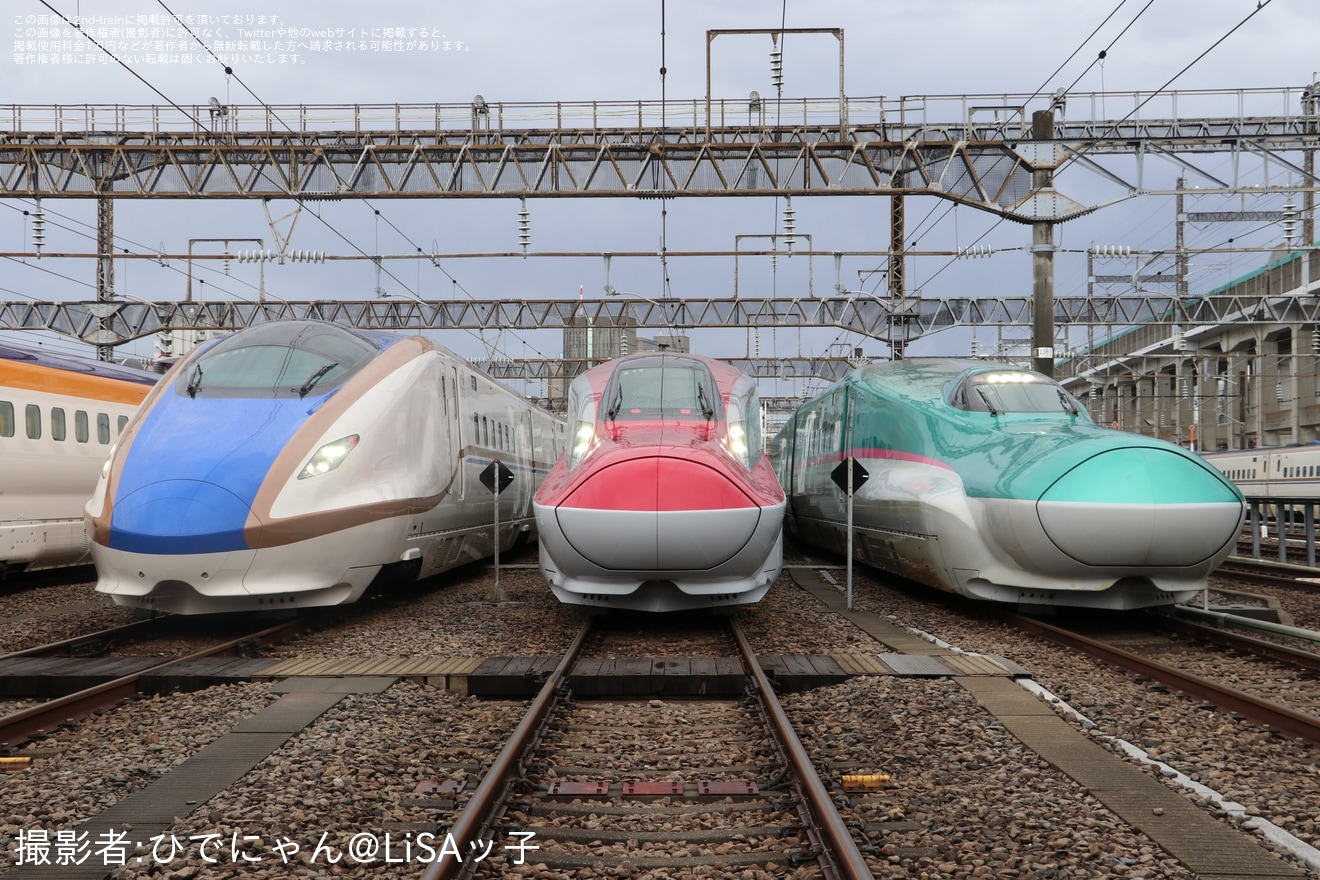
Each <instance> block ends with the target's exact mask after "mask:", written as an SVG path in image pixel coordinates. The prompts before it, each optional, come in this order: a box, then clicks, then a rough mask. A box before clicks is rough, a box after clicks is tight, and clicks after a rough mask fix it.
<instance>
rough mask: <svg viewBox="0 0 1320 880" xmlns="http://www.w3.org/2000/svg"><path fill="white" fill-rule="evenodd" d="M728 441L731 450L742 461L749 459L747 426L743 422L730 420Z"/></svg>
mask: <svg viewBox="0 0 1320 880" xmlns="http://www.w3.org/2000/svg"><path fill="white" fill-rule="evenodd" d="M727 442H728V445H729V451H730V452H732V453H733V456H734V458H736V459H738V460H739V461H741V462H746V461H747V426H746V425H744V424H743V423H742V422H729V433H728V438H727Z"/></svg>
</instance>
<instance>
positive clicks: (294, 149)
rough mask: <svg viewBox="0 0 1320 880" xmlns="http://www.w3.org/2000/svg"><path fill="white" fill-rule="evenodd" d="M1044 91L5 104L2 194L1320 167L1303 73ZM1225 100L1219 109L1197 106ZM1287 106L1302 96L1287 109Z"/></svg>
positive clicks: (913, 181)
mask: <svg viewBox="0 0 1320 880" xmlns="http://www.w3.org/2000/svg"><path fill="white" fill-rule="evenodd" d="M1304 98H1305V100H1304ZM1031 100H1032V99H1031V98H1030V97H1028V96H1022V95H1016V96H1014V95H994V96H977V95H967V96H951V97H909V98H899V99H886V98H846V97H845V98H833V99H796V100H788V99H785V100H783V101H781V102H778V106H779V111H778V118H777V119H770V118H768V115H767V109H766V107H765V105H764V103H763V102H759V101H758V102H755V104H754V105H753V104H749V102H748V101H747V100H739V101H730V100H721V101H716V102H713V103H712V104H711V105H710V110H709V111H708V110H707V104H706V102H704V101H699V100H697V101H670V102H666V103H665V104H663V105H662V104H661V103H660V102H617V103H602V102H590V103H581V104H569V103H557V104H551V105H548V104H511V103H510V104H502V103H496V104H492V105H489V106H487V105H484V104H483V110H484V112H482V113H478V112H477V109H476V108H475V107H474V106H473V105H468V104H463V105H445V104H433V105H348V106H312V107H309V106H288V107H270V106H260V105H258V106H231V107H228V108H227V112H226V114H224V116H222V117H220V118H219V120H220V122H222V124H223V127H219V126H218V125H217V121H216V117H213V116H208V114H207V112H206V111H207V108H204V107H200V106H198V107H193V108H191V109H190V108H187V107H182V108H175V107H160V106H113V105H112V106H99V105H84V106H76V107H71V106H35V107H34V106H19V105H15V106H10V107H8V108H0V198H2V197H19V196H21V197H37V196H40V197H43V198H88V197H96V196H113V197H114V198H183V199H192V198H239V199H245V198H264V199H270V198H291V199H299V200H316V199H342V198H367V197H370V198H455V197H511V198H529V197H552V196H560V197H631V198H647V197H671V196H673V197H677V196H756V195H762V196H764V195H793V194H822V195H932V196H938V197H940V198H944V199H950V200H953V201H956V202H959V203H962V204H967V205H971V206H973V207H976V208H980V209H983V210H986V211H990V212H992V213H995V214H998V215H1000V216H1003V217H1007V218H1009V219H1012V220H1017V221H1019V222H1024V223H1029V222H1035V221H1041V220H1048V221H1052V222H1063V221H1066V220H1069V219H1073V218H1075V217H1079V216H1082V215H1083V214H1085V213H1088V212H1089V211H1092V210H1095V209H1096V208H1097V207H1099V206H1100V204H1099V203H1091V204H1082V203H1079V202H1076V201H1073V200H1072V199H1070V198H1068V197H1067V196H1065V195H1063V194H1061V193H1058V192H1040V191H1039V190H1037V189H1035V188H1033V183H1032V172H1033V171H1035V170H1039V169H1042V168H1049V169H1057V168H1061V167H1062V166H1065V165H1069V164H1071V165H1072V166H1074V167H1077V168H1079V169H1085V170H1087V171H1089V172H1091V173H1093V174H1095V175H1097V176H1099V177H1100V178H1102V179H1104V180H1106V181H1108V182H1109V183H1111V184H1113V185H1114V186H1116V187H1117V188H1118V192H1117V193H1116V194H1115V195H1114V198H1128V197H1131V196H1132V195H1135V194H1138V193H1146V192H1157V191H1160V188H1159V187H1152V186H1150V185H1149V181H1147V179H1146V175H1145V163H1144V162H1143V161H1140V160H1142V159H1144V158H1147V157H1164V158H1166V159H1168V160H1169V161H1170V162H1171V163H1173V164H1176V165H1178V166H1179V167H1180V168H1182V169H1183V170H1184V171H1185V172H1187V173H1188V176H1189V178H1190V180H1189V184H1188V185H1189V186H1192V187H1195V188H1196V189H1197V191H1198V192H1201V193H1205V192H1206V191H1207V189H1210V190H1214V189H1222V190H1224V191H1235V190H1236V189H1237V188H1238V187H1240V186H1241V185H1242V184H1243V181H1242V179H1241V178H1240V175H1241V174H1243V173H1247V174H1250V173H1251V171H1250V169H1245V168H1244V163H1243V162H1242V161H1241V160H1242V159H1244V158H1254V159H1256V160H1261V161H1268V162H1271V163H1273V164H1275V165H1276V166H1278V167H1281V168H1289V169H1291V170H1293V171H1295V172H1296V173H1298V174H1305V175H1306V181H1305V184H1304V185H1310V186H1313V185H1314V178H1313V177H1310V175H1309V174H1306V172H1304V171H1303V170H1302V169H1301V168H1300V167H1299V166H1298V165H1297V163H1296V162H1294V161H1291V160H1290V159H1289V158H1287V154H1289V153H1296V152H1297V151H1301V150H1305V149H1308V148H1309V147H1312V146H1314V143H1315V123H1316V119H1315V116H1314V115H1313V114H1312V113H1309V112H1303V108H1304V107H1307V108H1309V105H1310V103H1313V101H1311V99H1310V93H1309V92H1305V95H1304V90H1302V89H1273V90H1239V91H1235V92H1182V93H1178V92H1170V93H1166V94H1162V95H1160V96H1159V97H1158V100H1154V101H1152V96H1151V95H1149V94H1142V93H1095V94H1090V95H1074V96H1069V98H1068V101H1067V104H1068V106H1072V107H1073V108H1075V109H1076V108H1080V107H1085V106H1087V105H1088V104H1089V105H1090V107H1091V108H1092V109H1093V110H1098V109H1099V108H1100V107H1107V108H1113V107H1116V106H1117V107H1121V106H1125V105H1126V104H1131V105H1132V106H1133V110H1132V111H1131V112H1129V113H1128V114H1127V115H1126V116H1122V117H1119V118H1109V119H1105V118H1099V117H1097V116H1095V115H1090V116H1089V118H1086V119H1080V120H1074V119H1068V118H1064V117H1063V115H1062V113H1061V112H1060V113H1058V115H1057V117H1056V119H1055V121H1054V124H1053V126H1052V131H1051V137H1050V138H1048V139H1046V140H1040V139H1034V138H1033V132H1032V119H1031V116H1032V113H1031V109H1030V107H1029V103H1030V101H1031ZM1054 106H1055V107H1056V108H1059V107H1060V105H1059V102H1058V101H1057V100H1056V101H1055V104H1054ZM1209 106H1216V107H1218V108H1221V109H1220V112H1219V114H1218V115H1215V116H1198V117H1195V118H1189V117H1187V116H1183V115H1181V114H1180V110H1179V108H1180V107H1209ZM1256 106H1259V107H1261V108H1269V112H1263V113H1261V114H1260V115H1256V114H1254V113H1252V112H1251V111H1252V109H1253V108H1254V107H1256ZM1280 106H1284V107H1288V108H1296V109H1297V111H1298V112H1297V113H1295V114H1293V113H1286V112H1285V115H1279V107H1280ZM1224 108H1227V112H1225V109H1224ZM1309 109H1313V108H1309ZM662 119H663V120H665V123H664V124H662V123H661V120H662ZM206 120H210V122H209V123H208V122H207V121H206ZM1207 153H1231V154H1233V155H1234V156H1235V160H1234V162H1233V163H1232V168H1233V169H1234V170H1233V172H1232V173H1231V174H1230V175H1224V174H1223V173H1222V172H1219V171H1217V170H1215V171H1212V170H1209V168H1208V167H1206V168H1202V167H1199V166H1197V165H1196V163H1195V157H1196V156H1197V155H1199V154H1207ZM1114 156H1125V157H1136V158H1137V159H1138V161H1137V162H1136V164H1135V167H1133V168H1131V169H1130V170H1127V171H1122V170H1115V169H1113V168H1112V167H1110V166H1109V165H1108V164H1106V163H1104V162H1102V161H1100V160H1101V159H1102V158H1105V157H1114ZM1226 176H1227V177H1228V179H1225V177H1226ZM1296 186H1297V185H1296V183H1294V184H1292V185H1291V187H1288V186H1280V187H1277V189H1281V190H1282V189H1290V191H1295V190H1296ZM1265 189H1266V191H1269V189H1270V187H1268V186H1267V187H1266V188H1265Z"/></svg>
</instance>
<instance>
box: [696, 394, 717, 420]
mask: <svg viewBox="0 0 1320 880" xmlns="http://www.w3.org/2000/svg"><path fill="white" fill-rule="evenodd" d="M697 403H699V404H701V414H702V416H704V417H705V419H706V421H708V422H709V421H710V420H711V419H713V418H715V407H713V406H711V405H710V401H709V400H707V399H706V389H705V388H704V387H702V386H701V385H698V386H697Z"/></svg>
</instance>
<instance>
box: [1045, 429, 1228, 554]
mask: <svg viewBox="0 0 1320 880" xmlns="http://www.w3.org/2000/svg"><path fill="white" fill-rule="evenodd" d="M1036 513H1037V515H1038V516H1039V517H1040V524H1041V528H1043V529H1044V530H1045V534H1046V535H1047V536H1048V537H1049V539H1050V540H1051V541H1052V542H1053V543H1054V545H1055V546H1056V547H1058V548H1059V549H1060V550H1062V551H1063V552H1064V553H1066V554H1068V555H1069V556H1071V557H1072V558H1073V559H1076V560H1077V561H1078V562H1081V563H1083V564H1085V565H1098V566H1112V565H1123V566H1127V565H1153V566H1170V567H1182V566H1191V565H1197V564H1199V563H1202V562H1204V561H1206V560H1207V559H1210V558H1211V557H1213V556H1214V555H1215V554H1216V553H1217V552H1219V551H1220V550H1221V549H1222V548H1223V547H1224V545H1225V544H1227V543H1228V542H1230V541H1232V540H1233V539H1234V538H1235V537H1236V535H1237V532H1238V530H1239V529H1240V528H1241V524H1242V516H1243V504H1242V499H1241V497H1240V496H1239V495H1238V493H1237V491H1236V489H1234V488H1233V487H1232V485H1230V484H1229V483H1227V482H1226V481H1225V480H1224V479H1223V478H1221V477H1220V476H1219V474H1218V473H1217V472H1215V471H1214V470H1213V469H1211V468H1208V467H1206V466H1203V465H1201V464H1200V463H1199V462H1197V461H1195V460H1192V459H1189V458H1186V457H1184V456H1183V455H1181V454H1179V453H1178V452H1176V451H1171V450H1164V449H1153V448H1146V447H1129V448H1125V449H1114V450H1110V451H1108V452H1102V453H1100V454H1098V455H1095V456H1093V457H1091V458H1089V459H1087V460H1086V461H1084V462H1082V463H1081V464H1079V465H1077V466H1076V467H1074V468H1072V469H1071V470H1069V471H1068V472H1067V473H1065V474H1064V475H1063V476H1062V477H1060V478H1059V479H1058V480H1056V481H1055V482H1054V483H1053V484H1052V485H1051V486H1050V487H1049V488H1048V489H1046V490H1045V492H1044V493H1043V494H1042V495H1041V496H1040V500H1039V501H1038V502H1037V503H1036Z"/></svg>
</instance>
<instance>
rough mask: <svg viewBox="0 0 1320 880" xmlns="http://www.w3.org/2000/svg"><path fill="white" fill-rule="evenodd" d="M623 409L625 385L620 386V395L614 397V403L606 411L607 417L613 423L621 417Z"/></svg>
mask: <svg viewBox="0 0 1320 880" xmlns="http://www.w3.org/2000/svg"><path fill="white" fill-rule="evenodd" d="M621 409H623V385H619V390H618V393H617V394H615V395H614V402H613V403H611V404H610V408H609V409H607V410H606V411H605V417H606V418H607V419H609V420H610V421H611V422H612V421H614V419H615V417H617V416H618V415H619V410H621Z"/></svg>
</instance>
